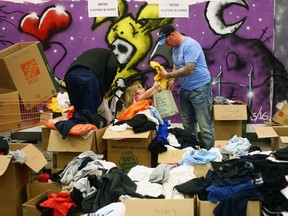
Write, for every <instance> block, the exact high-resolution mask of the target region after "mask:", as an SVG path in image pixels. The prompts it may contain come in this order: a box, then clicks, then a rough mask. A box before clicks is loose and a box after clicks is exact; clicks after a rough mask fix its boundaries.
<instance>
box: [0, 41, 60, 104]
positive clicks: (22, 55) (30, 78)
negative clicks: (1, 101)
mask: <svg viewBox="0 0 288 216" xmlns="http://www.w3.org/2000/svg"><path fill="white" fill-rule="evenodd" d="M0 71H1V73H0V87H1V88H5V89H11V90H15V91H18V92H19V95H20V97H21V99H22V100H23V101H24V104H25V107H26V109H29V108H31V104H29V102H26V101H27V100H30V101H45V100H47V99H49V98H51V97H53V96H54V95H55V94H56V93H57V92H58V90H59V89H58V86H57V84H56V81H55V79H54V77H53V73H52V71H51V69H50V67H49V64H48V61H47V59H46V57H45V54H44V52H43V49H42V46H41V43H40V42H39V41H35V42H20V43H17V44H14V45H12V46H10V47H8V48H6V49H3V50H1V51H0Z"/></svg>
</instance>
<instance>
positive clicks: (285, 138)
mask: <svg viewBox="0 0 288 216" xmlns="http://www.w3.org/2000/svg"><path fill="white" fill-rule="evenodd" d="M280 140H281V142H282V143H285V144H288V136H281V137H280Z"/></svg>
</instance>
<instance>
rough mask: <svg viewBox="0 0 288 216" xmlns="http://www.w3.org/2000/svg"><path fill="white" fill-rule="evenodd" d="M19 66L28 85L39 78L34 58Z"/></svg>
mask: <svg viewBox="0 0 288 216" xmlns="http://www.w3.org/2000/svg"><path fill="white" fill-rule="evenodd" d="M21 68H22V71H23V74H24V76H25V78H26V80H27V82H28V84H29V85H30V84H32V83H34V82H37V81H38V80H39V75H40V70H39V67H38V65H37V63H36V61H35V59H32V60H29V61H27V62H25V63H23V64H21Z"/></svg>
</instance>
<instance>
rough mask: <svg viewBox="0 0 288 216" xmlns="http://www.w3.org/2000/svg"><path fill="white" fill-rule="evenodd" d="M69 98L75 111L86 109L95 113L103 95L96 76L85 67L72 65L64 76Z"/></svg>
mask: <svg viewBox="0 0 288 216" xmlns="http://www.w3.org/2000/svg"><path fill="white" fill-rule="evenodd" d="M65 83H66V88H67V92H68V95H69V100H70V102H71V104H72V105H74V110H75V112H79V111H80V110H83V109H87V110H89V111H90V112H91V113H92V114H97V109H98V106H99V105H100V102H101V101H102V98H103V95H102V92H101V87H100V83H99V79H98V76H97V75H96V74H95V73H93V72H92V71H90V70H89V69H88V68H85V67H80V66H79V67H73V68H72V69H71V70H70V71H69V72H68V74H67V75H66V77H65Z"/></svg>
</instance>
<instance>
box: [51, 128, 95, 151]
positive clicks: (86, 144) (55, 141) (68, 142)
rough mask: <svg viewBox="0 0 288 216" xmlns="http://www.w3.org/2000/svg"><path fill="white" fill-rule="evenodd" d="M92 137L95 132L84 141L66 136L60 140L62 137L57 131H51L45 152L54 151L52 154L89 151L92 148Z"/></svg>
mask: <svg viewBox="0 0 288 216" xmlns="http://www.w3.org/2000/svg"><path fill="white" fill-rule="evenodd" d="M94 137H95V132H93V133H92V134H91V135H90V136H89V137H88V138H87V139H84V138H83V137H82V136H77V135H68V136H67V137H66V138H65V139H62V135H61V134H60V132H59V131H58V130H51V132H50V136H49V142H48V147H47V151H54V152H84V151H90V150H91V148H92V143H93V138H94Z"/></svg>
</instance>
